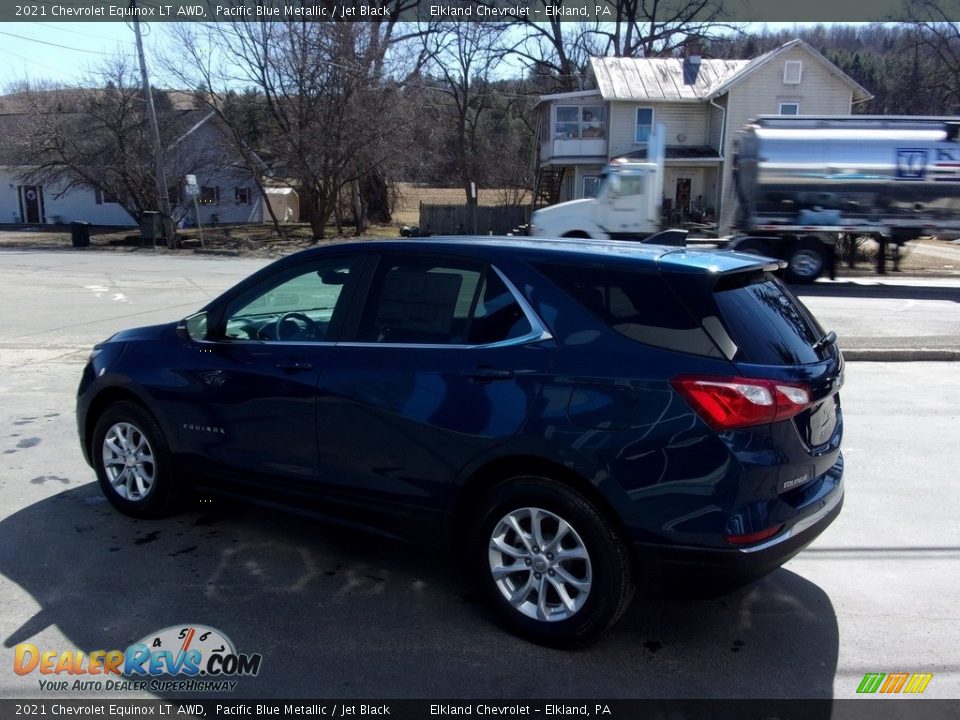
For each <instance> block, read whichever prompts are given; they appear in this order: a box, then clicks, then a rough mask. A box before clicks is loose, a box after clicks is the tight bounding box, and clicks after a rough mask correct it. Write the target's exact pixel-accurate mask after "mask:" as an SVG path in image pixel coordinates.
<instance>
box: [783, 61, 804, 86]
mask: <svg viewBox="0 0 960 720" xmlns="http://www.w3.org/2000/svg"><path fill="white" fill-rule="evenodd" d="M802 75H803V63H802V62H801V61H800V60H787V62H785V63H784V65H783V84H784V85H799V84H800V78H801V77H802Z"/></svg>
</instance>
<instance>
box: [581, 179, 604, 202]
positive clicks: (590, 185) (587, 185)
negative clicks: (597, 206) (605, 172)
mask: <svg viewBox="0 0 960 720" xmlns="http://www.w3.org/2000/svg"><path fill="white" fill-rule="evenodd" d="M599 191H600V176H599V175H584V176H583V197H585V198H592V197H596V196H597V193H598V192H599Z"/></svg>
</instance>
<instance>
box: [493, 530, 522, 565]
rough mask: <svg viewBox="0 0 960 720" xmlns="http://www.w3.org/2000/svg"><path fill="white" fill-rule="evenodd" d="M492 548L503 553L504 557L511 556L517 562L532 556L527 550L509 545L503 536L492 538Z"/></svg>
mask: <svg viewBox="0 0 960 720" xmlns="http://www.w3.org/2000/svg"><path fill="white" fill-rule="evenodd" d="M490 547H491V548H493V549H495V550H497V551H499V552H502V553H503V554H504V555H509V556H510V557H512V558H514V559H516V560H522V559H523V558H525V557H529V556H530V553H529V552H528V551H527V550H526V549H524V548H516V547H514V546H513V545H509V544H508V543H507V541H506V540H504V539H503V537H502V536H501V537H495V538H492V539H491V540H490Z"/></svg>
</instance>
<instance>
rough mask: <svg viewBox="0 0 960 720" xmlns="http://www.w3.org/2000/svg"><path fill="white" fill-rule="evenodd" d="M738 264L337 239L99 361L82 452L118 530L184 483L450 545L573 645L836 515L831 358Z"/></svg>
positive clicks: (681, 252) (641, 253) (708, 257)
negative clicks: (660, 583) (678, 580)
mask: <svg viewBox="0 0 960 720" xmlns="http://www.w3.org/2000/svg"><path fill="white" fill-rule="evenodd" d="M770 263H771V261H770V260H767V259H763V258H759V257H755V256H752V255H744V254H738V253H731V252H711V251H692V250H686V249H682V248H681V249H678V248H673V247H658V246H649V245H640V244H631V243H624V242H601V241H592V240H555V241H533V240H527V239H520V238H502V239H495V238H481V239H469V240H465V239H459V240H458V239H429V240H403V241H378V242H365V243H345V244H333V245H328V246H324V247H321V248H315V249H312V250H307V251H304V252H301V253H298V254H296V255H292V256H289V257H286V258H284V259H282V260H279V261H277V262H275V263H273V264H272V265H270V266H268V267H266V268H264V269H263V270H261V271H259V272H257V273H256V274H254V275H253V276H251V277H250V278H248V279H246V280H244V281H243V282H241V283H240V284H238V285H237V286H236V287H234V288H232V289H230V290H228V291H227V292H225V293H224V294H223V295H222V296H221V297H219V298H217V299H216V300H214V301H213V302H211V303H209V304H208V305H207V306H206V307H205V308H203V310H201V311H200V312H198V313H196V314H194V315H191V316H190V317H187V318H186V319H185V320H183V321H181V322H179V323H170V324H166V325H157V326H153V327H143V328H138V329H134V330H127V331H123V332H120V333H117V334H116V335H114V336H113V337H112V338H110V339H109V340H107V341H105V342H103V343H101V344H99V345H97V346H96V348H95V350H94V351H93V354H92V356H91V358H90V362H89V364H88V365H87V366H86V368H85V370H84V372H83V379H82V381H81V384H80V388H79V395H78V403H77V420H78V425H79V434H80V441H81V445H82V447H83V451H84V453H85V455H86V458H87V460H88V461H89V462H90V464H91V465H92V466H93V467H94V468H95V469H96V473H97V477H98V479H99V482H100V485H101V487H102V489H103V492H104V493H105V494H106V496H107V498H109V500H110V501H111V502H112V503H113V505H114V506H116V508H117V509H119V510H120V511H121V512H124V513H127V514H129V515H133V516H135V517H152V516H157V515H160V514H163V513H165V512H168V511H169V510H170V509H171V508H173V507H174V505H175V502H176V500H177V499H178V498H179V497H181V496H182V495H183V493H184V492H185V491H186V489H187V488H188V487H195V488H196V487H199V488H203V489H204V491H205V492H209V491H211V490H213V491H219V492H225V493H235V494H243V495H245V496H247V497H252V498H254V499H255V500H259V501H264V502H269V503H271V504H277V503H280V504H285V505H289V506H291V507H293V508H295V509H297V510H299V511H307V512H315V513H317V514H318V515H322V516H324V517H328V518H336V519H338V520H340V521H342V522H346V523H349V524H352V525H361V526H365V527H367V528H370V529H375V530H376V531H377V532H380V533H382V534H385V535H387V536H392V537H395V538H403V539H405V540H413V541H419V542H427V543H438V542H446V543H450V544H452V546H453V547H454V548H455V553H456V555H457V557H459V558H463V559H464V560H465V561H466V562H468V563H469V565H470V568H471V571H472V576H473V577H474V578H475V580H476V581H477V582H478V583H479V584H480V586H481V587H482V590H483V593H484V595H485V596H486V598H487V600H488V601H489V604H490V606H491V608H492V609H493V611H494V612H495V613H496V615H497V616H498V617H499V619H500V620H501V621H502V622H503V623H505V624H506V625H507V626H508V627H509V628H510V629H512V630H513V631H514V632H517V633H519V634H521V635H523V636H525V637H527V638H530V639H533V640H535V641H537V642H542V643H548V644H556V645H568V646H569V645H581V644H585V643H587V642H589V641H590V640H592V639H594V638H596V637H597V636H598V635H599V634H600V633H602V632H603V631H604V630H606V629H607V628H609V627H610V626H611V625H612V624H613V623H614V622H615V621H616V620H617V618H618V617H619V616H620V615H621V614H622V613H623V611H624V610H625V609H626V607H627V605H628V604H629V602H630V599H631V597H632V593H633V589H634V585H635V584H640V585H643V586H647V585H649V584H650V582H651V581H652V579H653V577H654V574H658V576H659V575H660V574H662V576H663V577H667V578H669V577H676V576H677V572H678V569H679V574H680V576H681V577H683V576H690V575H694V576H696V577H701V574H703V573H712V574H713V575H715V576H716V575H720V576H722V577H737V578H744V577H746V578H749V577H755V576H759V575H761V574H763V573H765V572H768V571H770V570H772V569H774V568H776V567H778V566H779V565H781V564H782V563H784V562H785V561H786V560H787V559H789V558H790V557H792V556H793V555H794V554H796V553H797V552H798V551H799V550H800V549H801V548H803V547H804V546H805V545H807V544H808V543H809V542H810V541H811V540H813V539H814V538H815V537H816V536H817V535H819V534H820V533H821V532H822V531H823V529H824V528H825V527H826V526H827V525H828V524H829V523H830V522H831V521H832V520H833V519H834V518H835V517H836V515H837V514H838V513H839V511H840V507H841V504H842V499H843V485H842V476H843V459H842V456H841V453H840V439H841V434H842V416H841V410H840V399H839V395H838V390H839V388H840V386H841V384H842V378H843V359H842V356H841V354H840V351H839V349H838V347H837V345H836V343H835V335H834V334H833V333H824V331H823V330H822V329H821V328H820V326H819V325H818V324H817V322H816V321H815V320H814V319H813V318H812V317H811V316H810V314H809V313H808V311H807V310H806V309H805V308H804V307H803V306H802V305H801V304H800V303H799V302H798V301H797V300H796V299H795V298H794V297H793V295H791V293H790V292H789V290H787V289H786V288H785V287H784V285H783V284H781V282H780V280H779V279H777V277H776V275H777V274H778V272H779V270H780V269H779V267H778V266H777V265H776V264H770Z"/></svg>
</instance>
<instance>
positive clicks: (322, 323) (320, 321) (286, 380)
mask: <svg viewBox="0 0 960 720" xmlns="http://www.w3.org/2000/svg"><path fill="white" fill-rule="evenodd" d="M359 266H360V257H359V256H357V255H350V256H340V257H324V258H319V259H312V260H309V261H305V262H303V263H301V264H298V265H297V266H295V267H293V268H288V269H286V270H282V271H280V272H278V274H276V275H274V276H273V277H270V278H268V279H266V280H263V281H262V282H260V283H258V284H257V285H255V286H254V287H252V288H250V289H248V290H246V291H245V292H243V293H241V294H240V295H239V296H237V297H235V298H234V299H232V300H231V301H229V302H228V304H227V306H226V307H225V308H224V309H223V312H222V313H219V314H220V320H219V323H218V327H216V328H214V329H212V330H211V338H210V341H208V342H202V343H198V344H197V347H196V353H195V363H194V364H193V367H192V368H190V369H189V370H187V371H186V372H185V375H186V378H185V379H186V380H187V385H186V389H185V392H188V393H190V394H192V395H193V397H192V398H190V399H189V401H188V402H187V403H182V404H181V406H182V407H187V408H189V410H188V411H187V414H185V415H184V416H183V417H182V418H181V419H180V421H179V423H180V427H179V432H180V437H181V447H183V448H185V449H186V450H187V452H188V453H189V454H190V459H191V460H195V461H196V464H198V465H200V466H201V467H202V468H205V469H209V470H212V471H216V472H217V474H219V475H223V474H224V471H226V473H227V474H228V475H232V477H233V478H234V479H235V480H236V481H237V482H246V481H254V482H258V481H259V482H268V483H276V482H278V481H279V482H281V483H282V482H283V481H287V482H290V483H295V484H297V485H308V486H310V487H314V486H315V483H316V479H317V476H318V457H317V442H316V437H317V435H316V392H317V383H318V379H319V377H320V376H321V373H322V372H323V370H324V367H325V366H326V365H327V364H328V363H329V362H330V359H331V355H332V353H333V352H334V348H335V339H336V336H337V334H338V332H339V327H340V325H341V322H342V318H343V316H344V313H345V311H346V308H347V307H348V305H349V301H350V295H351V293H352V289H353V286H354V284H355V281H356V276H357V272H358V269H359ZM191 414H192V416H191ZM191 451H192V452H191Z"/></svg>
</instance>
